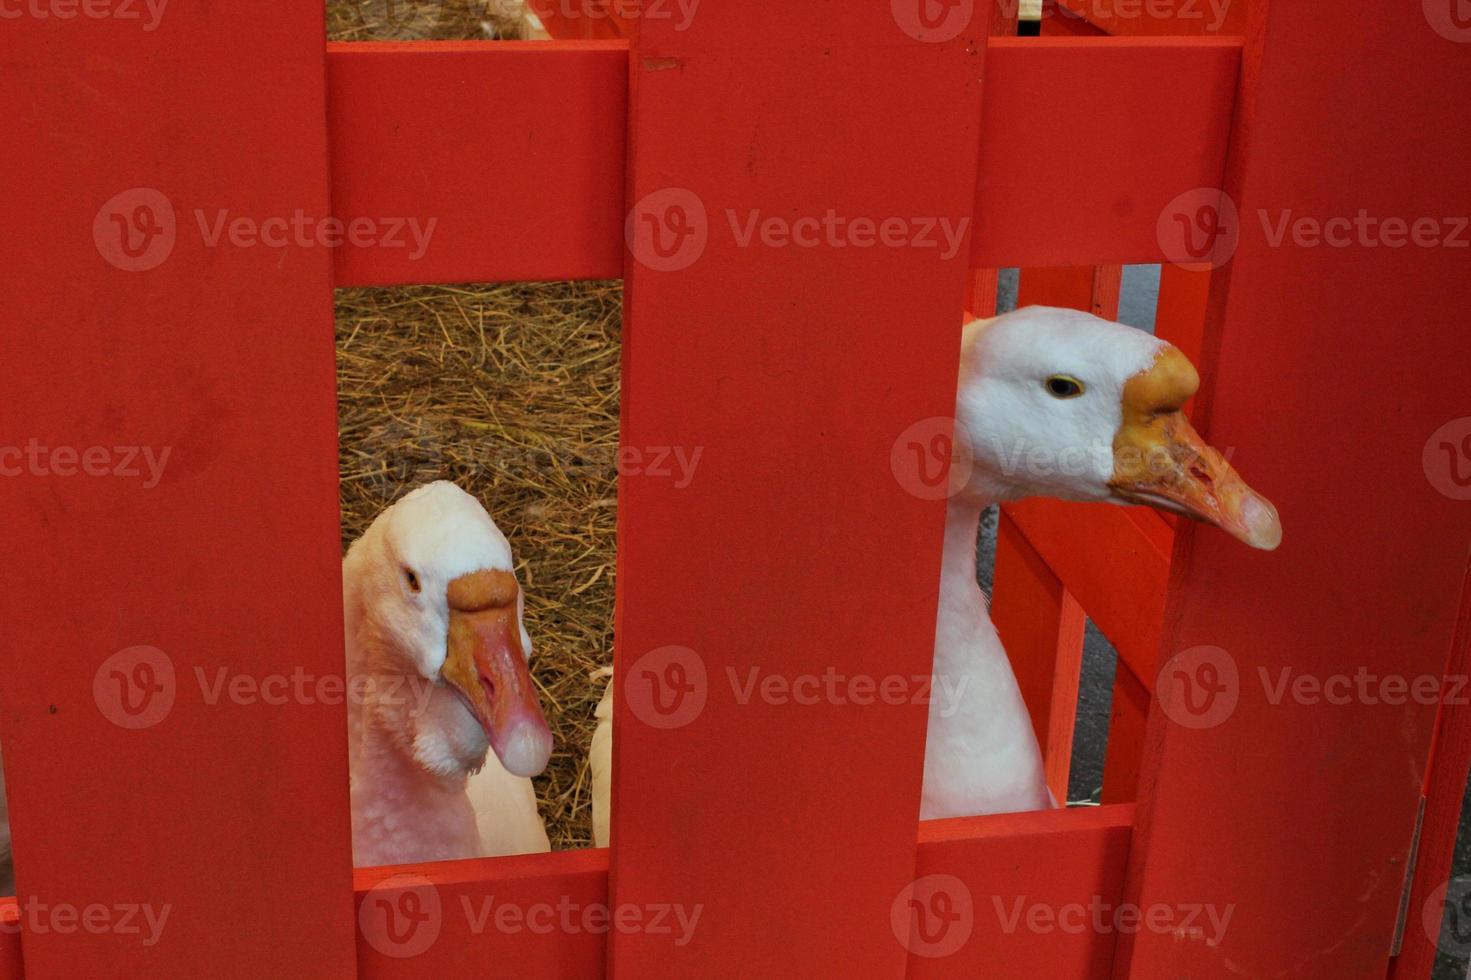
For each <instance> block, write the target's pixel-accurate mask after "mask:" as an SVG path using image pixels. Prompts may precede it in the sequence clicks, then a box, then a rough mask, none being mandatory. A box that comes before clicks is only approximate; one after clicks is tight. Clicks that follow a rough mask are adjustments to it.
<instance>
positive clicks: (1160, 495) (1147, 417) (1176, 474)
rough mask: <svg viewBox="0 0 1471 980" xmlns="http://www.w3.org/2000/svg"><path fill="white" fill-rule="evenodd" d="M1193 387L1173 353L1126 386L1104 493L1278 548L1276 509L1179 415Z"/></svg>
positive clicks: (1183, 361) (1184, 362) (1195, 378)
mask: <svg viewBox="0 0 1471 980" xmlns="http://www.w3.org/2000/svg"><path fill="white" fill-rule="evenodd" d="M1199 387H1200V376H1199V375H1198V374H1197V373H1196V371H1195V366H1194V365H1192V364H1191V363H1190V361H1189V359H1188V358H1186V357H1185V355H1184V354H1182V353H1180V352H1179V351H1178V350H1177V349H1175V348H1174V347H1166V348H1165V349H1164V351H1163V352H1161V354H1160V355H1159V357H1158V358H1157V359H1156V360H1155V362H1154V365H1153V366H1152V367H1151V368H1150V369H1149V370H1147V371H1143V372H1141V373H1139V374H1136V375H1135V376H1134V377H1132V378H1130V379H1129V381H1128V382H1127V383H1126V384H1125V385H1124V394H1123V422H1122V424H1121V425H1120V426H1119V431H1118V433H1117V435H1115V437H1114V443H1113V456H1114V471H1113V477H1112V479H1110V480H1109V484H1108V485H1109V489H1110V490H1111V491H1112V492H1113V495H1114V496H1115V497H1116V498H1118V499H1119V500H1121V501H1123V502H1125V503H1131V504H1143V505H1145V506H1148V507H1155V508H1158V509H1159V510H1165V511H1171V512H1174V513H1177V514H1184V515H1185V516H1187V517H1193V518H1195V519H1196V520H1199V521H1204V522H1205V523H1207V524H1214V525H1215V526H1216V527H1218V528H1220V529H1221V530H1223V531H1225V532H1226V533H1227V534H1230V535H1232V536H1233V537H1235V538H1238V539H1240V540H1241V541H1243V542H1245V543H1246V544H1249V545H1251V546H1252V547H1253V548H1260V549H1262V550H1264V551H1271V550H1273V549H1274V548H1276V547H1277V546H1278V545H1279V544H1281V543H1282V521H1281V520H1280V519H1279V518H1278V516H1277V508H1276V507H1273V506H1272V503H1271V501H1269V500H1267V498H1265V497H1263V496H1262V495H1261V494H1259V493H1257V492H1256V491H1255V490H1253V489H1252V488H1251V487H1249V486H1247V485H1246V481H1245V480H1243V479H1242V478H1241V476H1240V474H1238V473H1237V472H1236V471H1235V470H1234V469H1232V468H1231V464H1230V463H1228V462H1226V458H1225V457H1224V456H1222V455H1221V454H1220V453H1219V452H1217V451H1216V450H1215V449H1213V448H1212V447H1211V446H1209V445H1207V444H1206V442H1205V440H1204V439H1202V438H1201V437H1200V434H1199V433H1197V432H1196V431H1195V429H1194V427H1193V426H1191V424H1190V422H1189V420H1188V419H1186V418H1185V415H1184V413H1183V412H1181V410H1180V408H1181V406H1182V405H1184V404H1185V402H1186V401H1188V400H1189V398H1190V397H1191V396H1192V395H1194V394H1195V391H1196V389H1197V388H1199Z"/></svg>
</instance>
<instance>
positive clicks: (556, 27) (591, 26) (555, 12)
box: [526, 0, 699, 41]
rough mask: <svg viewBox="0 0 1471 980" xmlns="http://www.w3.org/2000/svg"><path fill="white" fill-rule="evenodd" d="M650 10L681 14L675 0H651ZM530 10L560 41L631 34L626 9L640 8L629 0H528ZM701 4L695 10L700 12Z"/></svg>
mask: <svg viewBox="0 0 1471 980" xmlns="http://www.w3.org/2000/svg"><path fill="white" fill-rule="evenodd" d="M645 6H647V7H648V8H649V9H650V10H654V11H656V12H660V13H663V12H665V11H667V12H668V15H669V16H671V17H675V16H677V17H680V19H681V20H682V19H683V16H682V15H681V14H679V13H678V11H679V5H678V4H677V3H676V2H673V0H668V2H665V0H647V2H646V4H645ZM526 7H527V9H529V10H530V11H531V12H532V13H534V14H536V17H537V19H538V20H540V21H541V26H542V27H545V28H546V30H547V33H548V34H550V35H551V36H552V37H554V38H557V39H558V40H584V41H586V40H595V39H600V38H601V39H612V38H622V37H627V36H629V34H630V33H631V32H632V31H631V23H630V21H629V19H628V18H627V17H626V16H625V12H626V11H627V10H630V9H636V8H635V7H634V5H632V4H630V3H629V2H628V0H614V2H612V3H609V2H608V0H527V3H526ZM698 10H699V7H698V5H697V6H696V7H695V11H696V12H698Z"/></svg>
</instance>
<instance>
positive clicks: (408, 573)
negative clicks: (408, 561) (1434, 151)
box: [404, 568, 423, 592]
mask: <svg viewBox="0 0 1471 980" xmlns="http://www.w3.org/2000/svg"><path fill="white" fill-rule="evenodd" d="M404 584H405V585H407V586H408V587H409V591H410V592H418V591H419V590H420V589H421V588H423V586H421V585H420V584H419V576H417V575H415V574H414V570H413V569H412V568H405V569H404Z"/></svg>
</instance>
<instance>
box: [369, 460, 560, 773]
mask: <svg viewBox="0 0 1471 980" xmlns="http://www.w3.org/2000/svg"><path fill="white" fill-rule="evenodd" d="M345 573H346V575H347V577H348V587H349V588H350V589H356V590H357V592H358V595H357V599H358V601H359V603H360V605H359V608H360V610H361V615H362V616H363V618H364V620H365V621H366V625H367V627H368V629H370V630H371V631H372V632H373V633H374V634H375V636H376V642H375V643H374V647H375V648H376V649H375V650H374V651H373V653H372V656H373V657H374V658H375V659H376V661H377V666H378V667H379V668H380V669H382V668H387V670H388V671H390V672H392V673H397V674H401V675H404V676H407V677H409V678H411V679H415V678H417V679H419V680H420V682H421V683H422V682H432V687H430V688H429V693H430V695H431V696H430V697H429V698H428V699H427V703H426V704H425V705H424V706H423V710H422V711H420V712H418V713H416V714H415V713H400V714H399V715H398V717H397V723H398V724H399V726H400V727H409V726H411V727H412V729H413V730H412V731H405V732H403V733H402V734H403V737H404V740H405V741H406V742H408V743H410V747H411V749H412V752H413V754H414V757H415V759H416V760H417V761H418V762H419V764H420V765H422V766H423V767H424V768H426V769H429V770H431V771H435V772H440V773H449V772H455V771H471V770H477V769H479V768H480V766H481V765H482V764H483V763H484V761H485V752H486V749H487V747H489V748H491V749H494V751H495V754H496V756H497V757H498V758H499V759H500V761H501V763H502V765H504V766H505V767H506V769H507V770H508V771H509V772H511V773H513V774H515V775H517V776H534V775H536V774H537V773H539V772H541V771H542V769H544V768H545V767H546V764H547V760H548V758H550V756H551V749H552V735H551V730H550V728H549V727H548V726H547V722H546V718H545V717H544V716H543V715H542V712H541V705H540V702H539V701H538V699H537V696H536V688H535V685H533V683H532V680H531V673H530V670H529V669H528V659H529V657H530V654H531V637H530V635H529V634H528V633H527V632H526V627H525V625H524V623H523V615H524V608H525V602H524V599H523V597H522V594H521V590H520V587H519V586H518V584H517V582H516V576H515V573H514V565H513V563H512V559H511V546H510V543H509V542H508V541H507V540H506V537H505V535H503V534H502V533H501V531H500V529H499V528H498V527H496V525H495V522H494V521H493V520H491V518H490V515H489V514H487V513H486V512H485V508H483V507H481V506H480V503H479V501H477V500H476V499H475V498H474V497H472V496H470V495H469V494H468V493H466V492H465V491H463V490H461V489H460V488H459V487H457V486H455V485H454V484H453V483H447V482H443V481H441V482H438V483H431V484H429V485H427V486H423V487H419V488H418V489H416V490H414V491H413V492H411V493H409V494H408V495H407V496H405V497H403V498H402V499H400V500H399V501H398V502H397V503H395V504H394V505H393V506H391V507H389V508H388V509H387V510H385V511H384V512H383V513H382V514H380V515H378V518H377V520H375V521H374V522H373V524H372V525H371V526H370V527H369V528H368V530H367V531H365V532H364V533H363V536H362V537H361V538H359V539H358V540H357V541H356V542H354V544H353V546H352V548H351V549H349V551H348V557H347V568H346V569H345ZM384 661H387V662H386V663H385V662H384ZM448 692H453V693H452V696H448V697H446V696H444V695H445V694H446V693H448ZM436 695H438V696H436ZM403 700H405V701H407V700H410V699H407V698H405V699H403Z"/></svg>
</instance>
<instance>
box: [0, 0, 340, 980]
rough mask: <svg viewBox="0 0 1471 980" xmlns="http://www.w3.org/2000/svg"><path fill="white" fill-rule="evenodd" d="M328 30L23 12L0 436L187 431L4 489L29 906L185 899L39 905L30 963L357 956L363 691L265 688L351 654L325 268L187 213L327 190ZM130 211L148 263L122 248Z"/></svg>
mask: <svg viewBox="0 0 1471 980" xmlns="http://www.w3.org/2000/svg"><path fill="white" fill-rule="evenodd" d="M322 32H323V14H322V8H321V6H320V5H315V6H313V5H300V4H298V5H291V6H284V7H281V8H279V9H274V10H273V11H272V12H271V15H270V16H269V17H264V18H263V17H262V16H261V15H260V12H259V11H256V10H251V9H247V8H245V7H240V6H220V5H195V6H190V5H180V6H171V7H169V9H168V10H167V11H165V12H164V14H163V20H162V21H161V22H160V23H159V25H158V27H157V30H155V31H145V30H143V29H141V27H140V24H139V23H138V22H137V21H127V20H123V19H101V20H99V19H96V18H91V17H84V18H81V19H78V20H59V19H55V18H44V19H43V18H30V17H22V18H20V19H13V20H10V21H8V22H7V24H6V26H5V33H6V57H5V58H4V59H3V62H0V114H3V116H4V118H5V119H6V120H7V126H8V134H7V137H8V138H7V140H6V141H5V148H4V150H3V151H0V156H3V161H4V168H5V171H6V172H7V173H8V174H9V175H10V179H8V180H7V181H5V182H4V189H3V190H0V209H3V212H4V214H5V216H6V227H7V231H6V234H5V235H3V236H0V263H3V266H4V268H6V269H7V270H9V274H10V283H9V286H8V287H7V288H6V289H5V290H4V292H3V296H0V320H3V322H4V323H5V324H6V327H5V330H4V331H3V333H0V364H3V365H4V372H5V381H4V386H5V392H6V409H5V416H6V432H7V436H6V438H5V441H6V442H7V443H9V442H11V441H12V440H15V441H18V442H20V443H24V442H25V441H26V440H30V439H35V440H37V444H38V445H41V446H47V447H73V448H76V449H78V450H82V451H85V450H86V449H87V448H89V447H93V446H101V447H117V446H122V447H148V448H149V449H150V450H152V452H153V453H154V457H153V458H154V459H155V462H157V461H159V460H160V459H162V453H163V452H164V451H165V450H167V451H168V453H169V455H168V457H167V459H166V461H165V462H164V464H163V466H162V469H161V471H159V470H155V471H154V475H153V477H152V478H151V479H150V478H149V477H148V476H146V475H139V476H130V475H129V473H130V472H132V471H133V470H134V468H135V467H136V468H137V469H138V471H139V472H140V474H146V473H147V470H146V469H145V468H144V467H143V466H142V465H141V464H140V458H141V454H139V453H128V454H124V453H116V452H113V451H111V449H110V448H109V452H108V459H109V462H108V463H107V464H105V465H104V464H102V463H101V462H100V459H101V457H100V456H99V455H98V454H97V453H93V454H91V460H92V463H91V470H92V473H93V474H97V473H103V474H108V475H86V474H85V472H81V471H79V472H77V473H76V474H75V475H71V476H67V475H64V474H65V472H69V471H70V465H72V464H68V463H67V462H65V460H66V458H67V457H66V456H65V454H61V455H57V456H52V457H50V462H48V463H44V464H30V465H28V466H27V467H26V469H25V470H24V471H23V472H22V473H21V474H20V475H18V476H15V477H13V478H6V479H4V480H0V510H3V511H4V512H5V513H7V514H10V515H14V519H13V520H12V521H11V522H10V523H9V526H8V529H7V534H6V546H5V548H4V555H3V558H0V561H3V563H4V567H3V572H0V575H3V579H4V581H5V582H6V588H5V590H4V592H3V595H0V618H3V620H4V622H5V627H6V643H7V647H8V649H9V650H11V651H12V652H13V655H12V656H10V657H9V658H8V659H7V664H6V671H5V689H4V711H3V713H0V737H3V739H4V744H5V782H6V788H7V791H8V794H9V810H10V821H11V828H12V831H13V834H14V845H15V868H16V874H17V888H18V893H19V898H20V900H21V901H22V902H23V903H42V904H44V905H45V906H46V907H47V908H49V909H52V910H53V911H54V910H57V909H59V908H71V909H75V910H78V911H79V912H82V911H84V910H85V909H86V908H88V907H89V906H91V905H93V904H101V905H103V906H105V907H107V908H108V909H110V910H115V909H116V907H117V906H119V905H122V906H128V905H133V906H135V907H136V906H140V905H147V906H151V907H152V908H153V909H154V911H155V912H156V913H158V914H160V915H161V914H162V913H163V911H164V910H165V909H167V910H168V918H167V920H166V921H165V922H164V925H163V929H162V932H161V933H160V934H159V935H158V936H157V937H156V938H157V941H156V942H155V943H154V944H152V945H146V944H145V943H144V941H143V940H144V938H145V936H144V934H142V933H139V932H132V931H128V930H127V929H126V928H125V924H124V921H123V919H122V915H123V913H116V915H117V918H116V919H110V920H109V921H111V922H114V923H115V924H116V926H117V928H108V929H103V930H88V929H86V928H81V929H78V930H76V931H74V932H64V931H59V930H58V929H47V930H44V931H43V930H39V929H28V930H27V932H26V935H25V942H24V944H23V945H24V955H25V961H26V973H27V974H28V975H31V976H35V977H61V976H65V977H109V976H133V977H137V976H149V977H206V976H208V977H232V976H238V977H262V976H267V977H270V976H280V977H286V976H312V977H346V976H351V975H352V974H353V972H354V963H353V942H352V891H351V875H350V868H351V854H350V841H349V827H348V799H347V751H346V749H347V746H346V734H347V731H346V726H345V724H344V713H343V707H342V706H341V704H330V703H326V702H325V701H324V700H322V699H318V698H314V697H313V698H305V697H304V698H300V699H298V698H296V697H295V696H294V695H290V696H287V697H286V698H285V700H286V702H287V703H284V704H272V703H268V702H267V701H266V700H265V698H266V696H267V695H268V694H269V691H270V690H277V691H278V692H279V688H275V687H273V686H269V685H272V684H273V682H272V681H271V680H270V679H272V678H281V679H289V678H293V677H296V676H304V677H306V678H331V677H336V678H339V679H340V677H341V674H342V670H343V666H342V665H343V660H342V656H343V654H342V649H343V646H342V598H341V596H342V592H341V582H340V551H339V539H338V522H337V452H336V450H337V414H336V410H335V403H334V392H335V385H334V368H333V343H332V295H331V275H332V273H331V261H332V260H331V256H330V254H329V252H328V250H327V249H325V248H322V247H318V246H315V245H304V244H296V243H295V242H294V241H293V242H290V243H288V244H285V245H283V246H281V247H268V246H263V245H260V244H256V245H250V244H232V243H231V241H230V240H229V238H228V237H227V238H223V239H221V240H219V241H217V242H216V244H214V245H213V246H211V245H210V244H209V241H208V236H207V234H206V232H204V231H202V230H201V228H200V227H199V225H200V220H201V218H200V217H199V216H198V215H197V214H196V212H202V214H203V216H204V217H203V220H204V222H205V223H206V225H210V224H216V223H217V221H218V219H219V217H220V212H221V211H224V212H225V217H226V218H227V219H229V220H232V221H233V220H235V219H244V220H245V222H246V224H247V225H254V224H255V223H257V222H261V223H264V222H265V221H266V220H267V219H269V218H277V219H283V220H287V221H289V219H290V218H291V217H292V216H293V214H294V213H295V212H296V211H297V210H298V209H299V210H300V211H301V212H303V213H304V214H305V215H308V216H312V217H314V218H315V219H318V220H320V219H322V218H325V217H326V216H327V215H328V214H330V209H329V199H328V187H329V184H328V169H327V140H326V132H325V127H324V125H323V120H324V119H325V116H326V99H325V95H324V91H323V86H324V83H325V77H326V70H325V67H324V64H323V57H324V56H323V46H322V41H321V38H322ZM132 188H148V189H151V190H152V191H153V192H154V193H152V194H147V193H138V194H134V195H133V196H132V197H131V198H128V197H124V198H122V199H116V198H115V195H118V194H119V193H120V192H125V191H128V190H129V189H132ZM109 202H112V203H109ZM114 215H116V216H117V217H118V218H119V219H121V221H122V222H123V227H126V228H128V229H129V230H130V232H131V234H130V237H129V241H130V242H131V244H132V245H136V246H138V248H137V249H136V252H137V258H138V259H139V261H140V262H142V261H145V260H147V261H152V260H154V259H157V260H158V264H157V265H156V266H155V267H153V268H148V269H145V270H139V271H126V270H125V269H124V268H122V267H120V265H119V264H121V265H127V264H129V263H128V259H127V255H126V253H125V252H124V247H125V244H126V243H124V242H123V241H122V240H121V239H120V238H119V236H118V227H119V226H118V224H116V223H115V222H114V221H113V216H114ZM242 227H243V226H242ZM169 228H172V229H173V232H174V235H173V238H174V241H173V244H172V250H171V251H170V250H169V248H168V245H169V235H168V233H167V231H166V229H169ZM263 230H265V229H263ZM154 232H158V233H157V234H155V233H154ZM266 233H267V234H269V235H271V236H272V237H274V233H273V232H270V231H268V230H267V231H266ZM236 241H237V242H248V241H249V239H248V238H239V237H237V238H236ZM115 263H119V264H115ZM20 515H24V517H21V516H20ZM138 646H146V647H152V648H156V649H157V650H158V651H161V652H160V653H158V654H153V655H151V656H153V657H154V659H153V660H138V661H134V662H131V663H130V662H120V661H117V660H112V659H111V658H113V657H114V656H115V655H116V654H118V653H119V652H120V651H126V650H128V649H130V648H134V647H138ZM125 656H129V655H125ZM140 665H141V666H142V667H144V668H145V669H141V670H140V669H138V666H140ZM168 666H171V667H172V678H173V684H172V690H171V689H170V684H169V680H168V678H169V672H168V670H167V669H166V667H168ZM147 667H152V668H153V671H154V672H153V673H152V674H151V677H150V675H149V673H148V670H147V669H146V668H147ZM196 672H200V673H202V674H203V675H204V680H203V681H201V679H200V676H199V674H198V673H196ZM221 672H223V676H224V677H225V678H235V677H242V676H243V677H244V678H246V682H247V683H246V684H245V685H244V686H237V687H236V688H235V690H236V693H235V695H233V696H232V695H231V694H230V693H228V690H226V691H224V692H219V695H218V697H213V696H212V695H211V693H210V689H211V687H212V686H213V685H214V684H215V683H216V682H217V681H218V680H219V679H220V678H221V676H222V674H221ZM255 682H260V683H263V684H267V685H268V687H267V689H266V690H263V691H261V692H260V695H261V696H260V697H252V696H251V691H252V690H254V689H253V688H252V687H251V686H250V685H251V684H253V683H255ZM124 684H126V685H127V686H126V687H124V686H123V685H124ZM171 694H172V698H171V697H170V695H171ZM130 707H131V708H134V709H138V710H137V712H136V713H133V712H132V711H130ZM155 716H157V717H155ZM110 719H120V720H121V721H122V722H123V723H125V724H143V723H145V722H153V723H152V724H151V725H148V726H145V727H138V728H128V727H123V725H120V724H116V723H114V721H113V720H110ZM265 896H268V897H267V898H263V897H265ZM33 907H35V906H34V905H33ZM55 914H60V913H55ZM50 921H59V920H50ZM96 921H98V920H97V919H96V917H95V915H94V918H93V922H96ZM129 922H130V923H131V925H132V926H133V927H134V928H136V927H137V926H138V924H139V923H140V922H141V919H140V918H138V917H133V918H132V919H130V920H129ZM245 923H248V924H249V926H248V928H247V927H245V926H244V925H243V924H245Z"/></svg>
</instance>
